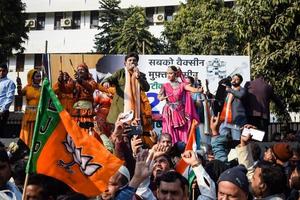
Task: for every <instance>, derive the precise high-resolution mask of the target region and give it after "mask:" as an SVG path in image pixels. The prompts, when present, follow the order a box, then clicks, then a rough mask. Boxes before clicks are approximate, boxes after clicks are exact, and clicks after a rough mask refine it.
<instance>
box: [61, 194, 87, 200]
mask: <svg viewBox="0 0 300 200" xmlns="http://www.w3.org/2000/svg"><path fill="white" fill-rule="evenodd" d="M57 200H88V198H87V197H86V196H84V195H83V194H80V193H76V192H73V193H71V194H63V195H60V196H58V197H57Z"/></svg>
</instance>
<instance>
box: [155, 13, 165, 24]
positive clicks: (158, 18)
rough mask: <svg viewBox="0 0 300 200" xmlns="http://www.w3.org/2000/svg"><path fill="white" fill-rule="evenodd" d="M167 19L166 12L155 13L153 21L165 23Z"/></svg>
mask: <svg viewBox="0 0 300 200" xmlns="http://www.w3.org/2000/svg"><path fill="white" fill-rule="evenodd" d="M164 21H165V15H164V14H154V15H153V22H154V23H163V22H164Z"/></svg>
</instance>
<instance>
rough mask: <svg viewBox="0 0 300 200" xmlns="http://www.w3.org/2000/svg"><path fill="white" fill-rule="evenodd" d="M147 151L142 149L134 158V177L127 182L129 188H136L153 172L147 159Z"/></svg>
mask: <svg viewBox="0 0 300 200" xmlns="http://www.w3.org/2000/svg"><path fill="white" fill-rule="evenodd" d="M147 157H148V150H146V149H142V150H141V151H140V152H139V153H138V154H137V157H136V163H135V170H134V175H133V177H132V179H131V181H130V182H129V186H131V187H133V188H137V187H138V186H139V185H140V184H141V183H142V182H143V181H144V180H145V179H146V178H148V177H149V176H150V175H151V173H152V170H153V165H152V164H151V160H149V159H147Z"/></svg>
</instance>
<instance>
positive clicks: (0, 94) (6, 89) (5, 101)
mask: <svg viewBox="0 0 300 200" xmlns="http://www.w3.org/2000/svg"><path fill="white" fill-rule="evenodd" d="M7 73H8V67H7V65H6V64H5V63H2V64H0V130H1V133H0V138H1V137H3V133H5V129H6V122H7V119H8V115H9V107H10V105H11V104H12V102H13V100H14V94H15V89H16V85H15V84H14V82H13V81H12V80H10V79H9V78H7Z"/></svg>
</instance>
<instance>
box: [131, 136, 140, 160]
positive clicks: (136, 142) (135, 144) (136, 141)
mask: <svg viewBox="0 0 300 200" xmlns="http://www.w3.org/2000/svg"><path fill="white" fill-rule="evenodd" d="M142 146H143V141H142V139H141V138H140V137H138V136H137V135H134V136H133V137H132V138H131V149H132V153H133V155H134V156H136V155H137V154H138V153H139V152H140V151H141V149H142Z"/></svg>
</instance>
